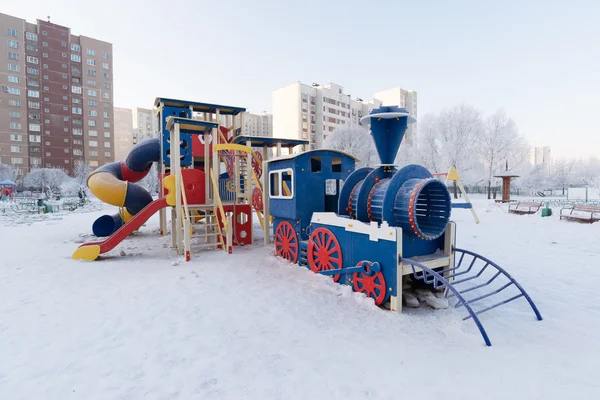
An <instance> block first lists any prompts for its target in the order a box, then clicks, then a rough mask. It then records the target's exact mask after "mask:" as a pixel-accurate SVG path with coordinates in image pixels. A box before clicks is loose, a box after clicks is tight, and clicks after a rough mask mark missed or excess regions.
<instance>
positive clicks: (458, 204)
mask: <svg viewBox="0 0 600 400" xmlns="http://www.w3.org/2000/svg"><path fill="white" fill-rule="evenodd" d="M452 208H473V204H471V203H452Z"/></svg>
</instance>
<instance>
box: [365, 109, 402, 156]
mask: <svg viewBox="0 0 600 400" xmlns="http://www.w3.org/2000/svg"><path fill="white" fill-rule="evenodd" d="M386 112H408V111H407V110H406V108H400V107H398V106H383V107H379V108H375V109H373V110H372V111H371V112H370V114H379V113H386ZM370 122H371V135H372V136H373V140H374V141H375V147H376V148H377V153H378V154H379V159H380V160H381V163H382V164H387V165H391V164H393V163H394V159H395V158H396V153H398V149H399V148H400V143H401V142H402V138H404V133H405V132H406V128H407V127H408V117H396V118H389V119H388V118H371V121H370Z"/></svg>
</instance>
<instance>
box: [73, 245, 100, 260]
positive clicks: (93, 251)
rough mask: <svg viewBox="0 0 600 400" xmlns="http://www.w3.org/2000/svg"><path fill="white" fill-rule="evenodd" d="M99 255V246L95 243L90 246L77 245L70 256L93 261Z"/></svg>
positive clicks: (74, 258) (75, 258)
mask: <svg viewBox="0 0 600 400" xmlns="http://www.w3.org/2000/svg"><path fill="white" fill-rule="evenodd" d="M99 255H100V246H98V245H97V244H95V245H91V246H83V247H79V248H78V249H77V250H75V252H74V253H73V255H72V256H71V258H72V259H73V260H86V261H94V260H95V259H97V258H98V256H99Z"/></svg>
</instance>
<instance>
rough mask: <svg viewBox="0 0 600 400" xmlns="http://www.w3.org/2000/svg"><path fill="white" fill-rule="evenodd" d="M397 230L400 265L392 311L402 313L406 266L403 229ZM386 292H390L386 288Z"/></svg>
mask: <svg viewBox="0 0 600 400" xmlns="http://www.w3.org/2000/svg"><path fill="white" fill-rule="evenodd" d="M395 229H396V255H397V258H396V259H397V260H398V265H397V266H396V296H391V297H390V310H391V311H395V312H402V285H403V281H404V279H403V278H404V277H403V275H402V272H403V269H404V266H403V265H402V262H401V261H400V259H401V258H402V228H395ZM386 290H389V289H388V288H386Z"/></svg>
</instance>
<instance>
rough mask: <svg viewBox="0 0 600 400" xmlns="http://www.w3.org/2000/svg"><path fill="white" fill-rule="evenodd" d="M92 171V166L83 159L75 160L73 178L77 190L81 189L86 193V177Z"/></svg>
mask: <svg viewBox="0 0 600 400" xmlns="http://www.w3.org/2000/svg"><path fill="white" fill-rule="evenodd" d="M90 173H92V167H90V165H89V164H88V163H86V162H85V161H81V160H79V161H77V162H75V167H74V168H73V178H74V180H75V183H76V184H77V190H78V191H79V190H82V191H84V192H86V193H87V179H88V177H89V176H90Z"/></svg>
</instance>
